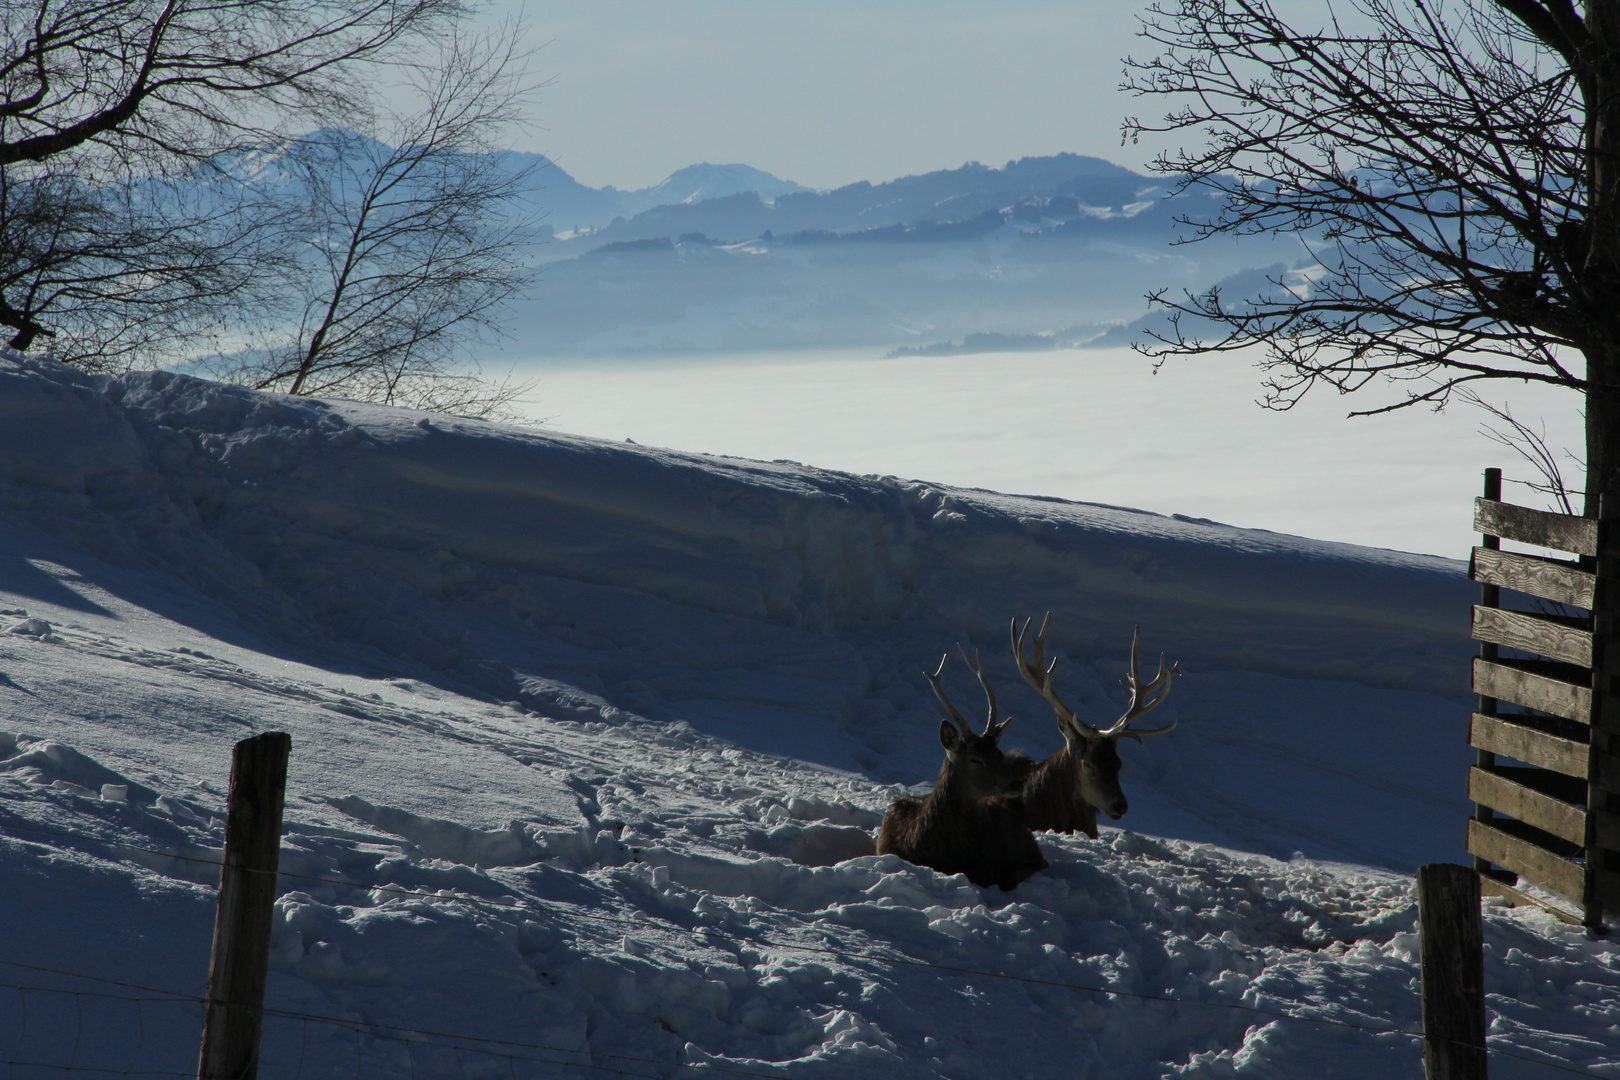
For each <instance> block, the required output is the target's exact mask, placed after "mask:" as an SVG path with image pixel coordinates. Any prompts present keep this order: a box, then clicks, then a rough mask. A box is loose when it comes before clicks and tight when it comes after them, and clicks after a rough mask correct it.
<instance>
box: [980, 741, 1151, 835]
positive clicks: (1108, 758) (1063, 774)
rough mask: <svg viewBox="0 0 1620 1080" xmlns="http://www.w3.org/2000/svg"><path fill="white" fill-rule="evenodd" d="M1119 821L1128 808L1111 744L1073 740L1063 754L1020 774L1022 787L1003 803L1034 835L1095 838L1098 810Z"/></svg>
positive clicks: (1057, 754) (1059, 753)
mask: <svg viewBox="0 0 1620 1080" xmlns="http://www.w3.org/2000/svg"><path fill="white" fill-rule="evenodd" d="M1088 795H1089V796H1093V797H1095V798H1097V800H1098V801H1099V802H1100V803H1101V804H1102V805H1103V807H1104V808H1105V811H1106V812H1107V813H1108V816H1109V817H1110V818H1113V819H1114V820H1116V821H1117V820H1118V819H1119V818H1120V817H1122V816H1123V815H1124V814H1125V811H1126V810H1127V809H1129V803H1127V801H1126V799H1125V793H1124V792H1122V791H1120V789H1119V753H1118V751H1117V750H1116V749H1115V741H1114V740H1113V739H1085V738H1083V737H1077V738H1074V739H1070V740H1068V741H1066V742H1065V743H1064V746H1063V749H1061V750H1059V751H1058V752H1057V753H1055V754H1053V755H1052V756H1051V757H1049V758H1047V759H1046V760H1045V761H1041V762H1039V763H1035V762H1030V763H1028V765H1027V766H1026V768H1025V769H1024V787H1023V790H1022V791H1021V792H1020V793H1019V796H1018V798H1017V799H1014V800H1011V801H1010V802H1009V803H1008V809H1009V810H1011V811H1012V812H1013V813H1014V814H1015V815H1017V817H1018V819H1019V820H1020V821H1021V822H1023V823H1024V824H1025V825H1027V826H1028V827H1029V828H1031V829H1034V830H1036V831H1037V832H1039V831H1042V830H1047V831H1051V832H1060V833H1077V832H1078V833H1085V834H1086V835H1087V836H1089V837H1091V838H1092V839H1093V840H1095V839H1096V838H1097V806H1096V805H1093V803H1092V802H1091V801H1089V799H1088V798H1087V796H1088Z"/></svg>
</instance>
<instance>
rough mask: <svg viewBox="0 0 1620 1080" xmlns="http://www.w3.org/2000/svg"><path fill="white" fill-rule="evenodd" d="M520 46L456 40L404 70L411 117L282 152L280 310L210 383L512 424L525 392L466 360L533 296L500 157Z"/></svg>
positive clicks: (522, 94) (510, 40) (522, 177)
mask: <svg viewBox="0 0 1620 1080" xmlns="http://www.w3.org/2000/svg"><path fill="white" fill-rule="evenodd" d="M517 39H518V35H517V34H516V33H515V32H512V31H510V30H509V31H507V32H504V33H499V34H495V35H490V36H487V37H482V38H468V37H462V36H455V35H452V36H451V37H449V38H448V39H447V40H446V41H445V43H444V44H443V46H442V48H441V49H440V50H439V51H438V52H437V53H435V54H434V55H433V56H432V57H431V58H430V59H429V60H427V61H424V62H422V63H420V64H418V65H415V66H413V68H412V69H411V75H412V79H413V82H414V86H415V89H416V90H417V92H418V94H419V96H420V98H421V102H422V105H421V108H420V109H419V110H417V111H413V112H404V111H394V112H385V113H383V114H381V115H379V116H377V117H375V118H374V119H372V120H371V121H370V122H369V123H367V124H366V125H365V126H366V127H367V128H368V129H369V130H366V131H355V130H351V129H349V128H328V129H325V130H322V131H319V132H316V133H313V134H312V135H309V136H306V137H304V138H301V139H298V140H295V141H293V142H291V143H289V144H287V145H286V146H285V147H284V148H283V149H282V152H281V154H280V156H279V159H278V161H277V169H278V172H279V176H280V177H281V178H282V180H284V181H285V185H286V190H285V191H284V192H283V194H282V199H283V201H284V205H286V206H287V207H288V208H289V213H288V214H287V218H288V219H289V220H291V221H293V222H295V224H294V226H293V228H294V229H295V231H296V236H295V237H294V241H295V244H296V252H295V254H294V255H293V257H292V258H290V259H288V260H287V261H286V263H285V267H284V273H283V275H282V277H281V279H280V281H279V282H278V285H277V288H278V291H279V292H280V294H281V295H282V296H283V297H284V298H285V299H286V301H287V303H288V305H289V306H288V307H286V308H285V309H284V310H283V311H282V312H281V314H280V317H279V318H277V319H275V320H272V322H271V323H270V324H269V325H268V327H267V328H266V330H265V331H264V332H262V333H261V334H260V335H258V337H257V339H256V340H255V342H254V343H253V345H252V347H250V348H249V349H247V350H245V351H243V352H241V353H239V354H237V355H235V356H232V357H228V358H221V359H220V360H218V361H216V362H215V363H214V364H212V365H211V370H213V371H214V372H215V373H216V374H219V375H221V376H222V377H226V378H230V379H232V380H235V381H240V382H245V383H248V384H250V385H252V386H255V387H257V388H259V389H273V390H280V391H282V392H285V393H289V394H305V395H327V396H340V397H350V398H357V399H362V400H368V401H378V402H384V403H389V404H406V405H412V406H415V407H418V408H431V409H450V410H454V411H458V412H462V413H472V414H477V415H489V414H501V413H503V412H509V410H508V406H509V405H510V404H511V403H512V402H513V401H515V400H516V399H517V398H518V397H519V396H520V395H521V394H522V393H523V392H524V391H525V390H526V389H527V387H526V386H525V385H517V384H513V383H511V382H510V380H508V381H506V382H503V383H489V382H485V381H483V380H482V379H481V377H480V376H479V375H478V374H477V373H476V367H475V365H473V360H472V355H471V352H470V350H469V345H470V344H472V343H473V342H476V341H480V340H484V339H486V338H487V337H488V336H489V335H490V334H491V333H498V332H499V326H500V324H499V319H500V315H501V310H502V305H503V304H504V303H505V302H506V301H507V300H508V299H510V298H511V297H512V296H514V295H516V294H517V293H518V292H519V291H521V290H522V289H524V288H525V287H527V285H528V283H529V278H528V274H527V271H526V269H525V268H524V266H523V264H522V262H521V260H520V258H519V253H518V250H517V244H518V241H519V239H520V236H521V234H522V232H523V230H524V229H525V227H526V226H527V224H528V223H527V222H525V221H521V220H516V219H513V218H512V217H511V215H510V213H509V211H508V207H509V204H510V202H511V199H512V196H513V195H515V194H516V193H517V191H518V190H519V189H520V188H521V187H522V186H523V185H524V183H525V182H526V180H527V178H528V173H527V172H526V171H514V170H512V169H510V168H508V167H507V166H506V164H505V163H504V162H503V161H502V160H501V159H500V158H499V156H498V155H496V154H495V153H494V152H493V151H494V150H495V143H494V142H493V138H494V136H495V135H496V134H498V133H499V132H500V131H502V130H503V129H504V128H506V127H507V126H509V125H510V124H513V123H515V122H518V121H520V120H521V117H522V107H523V105H524V103H525V100H526V95H527V93H528V91H529V87H528V86H527V85H525V83H524V81H523V80H524V78H525V72H524V70H523V61H524V59H525V57H524V55H523V54H521V53H519V52H518V51H517V45H516V42H517Z"/></svg>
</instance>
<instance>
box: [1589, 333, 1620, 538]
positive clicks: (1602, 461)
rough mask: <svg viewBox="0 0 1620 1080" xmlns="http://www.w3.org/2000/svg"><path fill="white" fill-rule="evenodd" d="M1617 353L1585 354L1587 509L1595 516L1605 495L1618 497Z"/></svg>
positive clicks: (1619, 370)
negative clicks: (1599, 501) (1601, 498)
mask: <svg viewBox="0 0 1620 1080" xmlns="http://www.w3.org/2000/svg"><path fill="white" fill-rule="evenodd" d="M1617 377H1620V353H1617V352H1615V351H1613V350H1603V349H1601V348H1592V349H1588V350H1586V506H1585V509H1584V510H1583V511H1582V512H1583V513H1585V515H1586V516H1587V517H1590V518H1595V517H1597V516H1598V500H1599V498H1600V497H1601V496H1603V495H1604V494H1605V493H1607V494H1610V495H1614V494H1620V386H1616V385H1615V383H1616V379H1617Z"/></svg>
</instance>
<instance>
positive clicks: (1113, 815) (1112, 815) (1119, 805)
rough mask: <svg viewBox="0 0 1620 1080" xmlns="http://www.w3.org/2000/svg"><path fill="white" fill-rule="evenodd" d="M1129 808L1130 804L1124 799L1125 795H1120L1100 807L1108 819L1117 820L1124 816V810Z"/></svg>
mask: <svg viewBox="0 0 1620 1080" xmlns="http://www.w3.org/2000/svg"><path fill="white" fill-rule="evenodd" d="M1130 808H1131V804H1130V803H1128V802H1126V801H1125V796H1123V795H1121V796H1120V797H1119V799H1118V801H1115V802H1110V803H1109V804H1108V805H1107V806H1104V807H1102V812H1103V813H1105V814H1107V815H1108V820H1109V821H1118V820H1119V819H1120V818H1122V817H1124V816H1125V811H1127V810H1129V809H1130Z"/></svg>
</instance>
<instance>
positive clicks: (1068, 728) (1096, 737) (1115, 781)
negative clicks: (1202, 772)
mask: <svg viewBox="0 0 1620 1080" xmlns="http://www.w3.org/2000/svg"><path fill="white" fill-rule="evenodd" d="M1032 621H1033V620H1030V619H1026V620H1025V621H1024V625H1023V626H1022V627H1020V626H1019V625H1018V620H1017V619H1014V620H1013V623H1012V645H1013V657H1014V660H1015V661H1016V663H1017V664H1018V672H1019V674H1021V675H1022V676H1023V677H1024V681H1025V682H1027V683H1029V685H1030V686H1032V687H1034V688H1035V691H1036V693H1038V694H1040V695H1041V697H1043V698H1045V699H1046V701H1047V704H1049V705H1051V706H1052V711H1053V712H1054V713H1055V714H1056V716H1057V723H1058V730H1059V731H1061V732H1062V733H1063V740H1064V742H1065V743H1067V744H1068V754H1069V757H1070V758H1071V767H1072V770H1073V771H1072V780H1071V781H1070V782H1071V783H1072V784H1073V785H1074V786H1075V791H1074V795H1076V796H1077V797H1078V798H1079V799H1080V800H1081V801H1083V802H1085V803H1087V804H1089V805H1091V806H1094V807H1096V808H1097V809H1099V810H1101V811H1102V812H1103V813H1104V814H1107V815H1108V817H1109V818H1110V819H1111V820H1113V821H1118V820H1119V819H1120V818H1121V817H1123V816H1124V815H1125V811H1126V810H1128V809H1129V808H1130V804H1129V803H1128V802H1127V800H1126V798H1125V793H1124V792H1123V791H1122V790H1120V786H1119V768H1120V760H1119V749H1118V747H1119V740H1120V739H1123V738H1132V739H1135V740H1136V741H1137V742H1141V741H1142V740H1143V739H1144V738H1148V737H1150V736H1153V735H1163V734H1165V733H1166V732H1168V731H1170V730H1171V729H1173V728H1174V727H1175V726H1176V721H1174V720H1172V721H1171V722H1170V723H1169V724H1168V725H1166V726H1165V727H1162V728H1152V729H1149V730H1146V731H1143V730H1140V729H1136V728H1133V727H1132V726H1131V724H1132V723H1133V722H1134V721H1135V720H1137V719H1139V718H1141V717H1143V716H1146V715H1147V714H1148V713H1150V712H1152V711H1153V710H1154V709H1156V708H1158V707H1159V706H1160V705H1162V704H1163V703H1164V699H1165V698H1167V697H1169V696H1170V680H1171V679H1172V678H1173V677H1175V676H1177V675H1180V674H1181V665H1180V663H1179V662H1178V663H1176V664H1173V665H1171V666H1170V667H1169V668H1166V667H1165V664H1164V656H1163V654H1160V656H1159V673H1158V674H1157V675H1155V676H1154V677H1153V678H1152V679H1150V680H1149V681H1148V682H1146V683H1143V682H1142V679H1141V673H1140V671H1139V670H1138V667H1137V662H1136V654H1137V646H1138V644H1139V643H1140V640H1141V628H1140V627H1138V628H1137V630H1136V632H1135V633H1134V634H1133V635H1132V637H1131V666H1130V672H1129V674H1128V675H1127V676H1126V678H1125V686H1126V688H1127V689H1128V690H1130V692H1131V700H1130V703H1129V704H1128V705H1126V707H1125V712H1124V713H1122V714H1121V715H1120V717H1119V719H1117V720H1115V721H1114V722H1113V723H1112V724H1110V725H1109V726H1108V727H1106V728H1095V727H1092V726H1091V725H1090V724H1088V723H1086V722H1085V721H1083V720H1081V719H1080V718H1079V717H1078V716H1076V715H1075V714H1074V710H1072V709H1070V708H1069V707H1068V706H1067V705H1065V704H1063V701H1062V699H1061V698H1059V697H1058V695H1057V691H1056V690H1054V689H1053V688H1052V671H1053V669H1054V668H1055V667H1057V658H1056V657H1054V658H1053V659H1052V660H1050V661H1048V660H1047V659H1046V651H1045V646H1046V631H1047V629H1048V627H1049V626H1050V624H1051V621H1052V613H1051V612H1047V613H1046V618H1044V619H1042V620H1041V629H1040V632H1039V633H1037V634H1036V635H1035V640H1034V642H1033V643H1032V645H1031V649H1030V655H1029V658H1027V659H1026V657H1025V654H1024V643H1025V640H1026V639H1027V638H1028V635H1029V627H1030V623H1031V622H1032ZM1155 695H1157V696H1155ZM1090 831H1092V832H1095V829H1091V830H1090Z"/></svg>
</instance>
